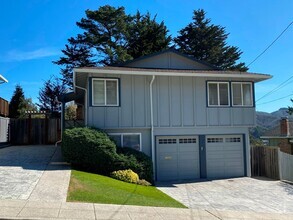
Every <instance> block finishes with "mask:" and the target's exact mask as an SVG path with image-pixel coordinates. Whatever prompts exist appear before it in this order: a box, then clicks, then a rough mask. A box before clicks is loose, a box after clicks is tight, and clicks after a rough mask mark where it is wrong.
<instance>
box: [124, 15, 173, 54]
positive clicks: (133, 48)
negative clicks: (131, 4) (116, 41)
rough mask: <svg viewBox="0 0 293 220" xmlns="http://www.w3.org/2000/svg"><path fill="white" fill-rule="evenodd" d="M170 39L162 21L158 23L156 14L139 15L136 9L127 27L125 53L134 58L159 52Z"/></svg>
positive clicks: (167, 45)
mask: <svg viewBox="0 0 293 220" xmlns="http://www.w3.org/2000/svg"><path fill="white" fill-rule="evenodd" d="M171 40H172V38H171V36H170V35H168V30H167V27H166V26H165V24H164V22H161V23H158V22H157V21H156V16H155V17H154V18H152V17H151V14H150V13H147V14H145V15H141V13H140V12H139V11H137V13H136V15H135V16H133V17H132V22H131V23H130V24H129V28H128V37H127V42H128V45H127V53H128V54H129V55H130V56H131V57H132V58H134V59H135V58H138V57H141V56H145V55H148V54H152V53H154V52H159V51H162V50H163V49H167V48H168V47H169V44H170V42H171Z"/></svg>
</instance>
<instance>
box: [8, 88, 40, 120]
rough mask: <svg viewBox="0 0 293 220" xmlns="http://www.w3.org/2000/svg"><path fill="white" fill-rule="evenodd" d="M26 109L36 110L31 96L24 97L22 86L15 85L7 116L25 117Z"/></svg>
mask: <svg viewBox="0 0 293 220" xmlns="http://www.w3.org/2000/svg"><path fill="white" fill-rule="evenodd" d="M26 111H37V106H36V105H35V104H34V103H33V101H32V99H31V98H25V96H24V92H23V89H22V87H21V86H20V85H16V87H15V90H14V93H13V95H12V97H11V100H10V103H9V117H10V118H25V117H26Z"/></svg>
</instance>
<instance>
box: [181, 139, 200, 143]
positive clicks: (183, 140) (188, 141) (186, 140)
mask: <svg viewBox="0 0 293 220" xmlns="http://www.w3.org/2000/svg"><path fill="white" fill-rule="evenodd" d="M179 143H180V144H190V143H196V138H180V139H179Z"/></svg>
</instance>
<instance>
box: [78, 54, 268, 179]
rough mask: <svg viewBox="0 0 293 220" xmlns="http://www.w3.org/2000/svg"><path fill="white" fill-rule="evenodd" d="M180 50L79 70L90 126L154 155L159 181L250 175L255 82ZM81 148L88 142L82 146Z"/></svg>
mask: <svg viewBox="0 0 293 220" xmlns="http://www.w3.org/2000/svg"><path fill="white" fill-rule="evenodd" d="M269 78H271V76H270V75H265V74H253V73H247V72H238V71H223V70H220V69H218V68H216V67H214V66H212V65H210V64H207V63H205V62H202V61H198V60H195V59H193V58H190V57H189V56H185V55H183V54H180V53H178V52H177V51H175V50H174V49H170V50H166V51H163V52H160V53H156V54H152V55H149V56H145V57H142V58H139V59H135V60H132V61H129V62H126V63H123V64H121V65H119V66H107V67H96V68H86V67H85V68H77V69H75V70H74V91H75V96H76V97H79V100H78V103H79V104H82V105H84V110H83V112H84V119H85V125H87V126H94V127H97V128H101V129H104V130H105V131H106V132H107V133H108V134H109V135H110V136H111V137H112V138H113V139H114V140H115V141H116V143H117V145H119V146H122V147H123V146H127V147H131V148H134V149H136V150H140V151H142V152H144V153H146V154H147V155H149V156H151V158H152V160H153V163H154V171H155V176H156V180H158V181H165V180H183V179H184V180H185V179H198V178H227V177H238V176H250V146H249V132H248V128H249V127H253V126H255V121H256V117H255V100H254V83H256V82H259V81H262V80H266V79H269ZM81 147H82V146H81Z"/></svg>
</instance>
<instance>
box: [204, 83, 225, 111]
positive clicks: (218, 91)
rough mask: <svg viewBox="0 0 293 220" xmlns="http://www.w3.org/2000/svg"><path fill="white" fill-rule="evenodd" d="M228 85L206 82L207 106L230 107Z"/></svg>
mask: <svg viewBox="0 0 293 220" xmlns="http://www.w3.org/2000/svg"><path fill="white" fill-rule="evenodd" d="M229 97H230V94H229V83H228V82H208V105H209V106H229V105H230V98H229Z"/></svg>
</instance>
